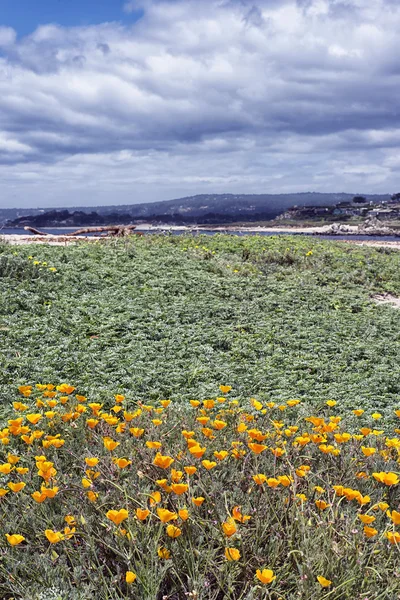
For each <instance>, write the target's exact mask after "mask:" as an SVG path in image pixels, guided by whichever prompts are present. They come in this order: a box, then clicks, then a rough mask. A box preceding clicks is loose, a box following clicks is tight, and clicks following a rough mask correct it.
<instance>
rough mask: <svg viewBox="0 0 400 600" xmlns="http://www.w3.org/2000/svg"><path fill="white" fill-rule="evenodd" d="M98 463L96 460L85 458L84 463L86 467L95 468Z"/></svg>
mask: <svg viewBox="0 0 400 600" xmlns="http://www.w3.org/2000/svg"><path fill="white" fill-rule="evenodd" d="M98 462H99V459H98V458H94V457H93V458H85V463H86V464H87V466H88V467H95V466H96V465H97V464H98Z"/></svg>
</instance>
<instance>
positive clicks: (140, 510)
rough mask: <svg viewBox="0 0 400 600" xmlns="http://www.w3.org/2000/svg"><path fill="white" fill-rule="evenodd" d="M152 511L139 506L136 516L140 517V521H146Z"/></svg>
mask: <svg viewBox="0 0 400 600" xmlns="http://www.w3.org/2000/svg"><path fill="white" fill-rule="evenodd" d="M149 514H150V511H149V510H148V509H147V508H137V509H136V516H137V518H138V519H139V521H145V520H146V519H147V517H148V516H149Z"/></svg>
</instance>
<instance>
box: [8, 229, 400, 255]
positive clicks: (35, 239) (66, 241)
mask: <svg viewBox="0 0 400 600" xmlns="http://www.w3.org/2000/svg"><path fill="white" fill-rule="evenodd" d="M329 228H330V226H329V225H326V226H323V227H307V228H305V227H279V228H275V227H207V226H198V227H188V226H184V225H177V226H174V227H170V226H163V225H147V224H141V225H138V227H137V229H136V230H135V231H137V232H140V233H144V232H151V231H153V232H168V231H181V232H187V233H199V234H201V233H202V231H215V232H216V233H231V232H241V233H252V234H257V233H276V234H277V235H282V234H297V235H301V234H314V235H316V236H318V235H324V234H325V235H326V234H327V233H328V231H329ZM348 229H349V230H350V229H351V230H354V231H351V232H350V231H349V232H348V234H349V235H352V234H357V233H358V230H357V227H348ZM5 231H6V230H5ZM133 235H135V234H134V233H133ZM105 239H113V238H112V237H107V236H104V235H103V236H90V237H87V236H83V235H82V236H66V235H53V234H49V235H45V236H42V235H34V234H26V235H25V234H24V235H16V234H7V233H1V234H0V241H4V242H6V243H9V244H12V245H15V246H20V245H25V244H48V245H51V246H67V245H70V244H76V243H79V242H83V241H84V242H98V241H104V240H105ZM332 240H333V241H335V236H334V235H332ZM336 241H337V242H341V243H344V244H357V245H358V246H372V247H376V248H392V249H394V250H399V249H400V239H399V241H391V240H390V241H388V240H379V239H376V240H367V239H365V240H360V239H354V240H353V239H347V240H336Z"/></svg>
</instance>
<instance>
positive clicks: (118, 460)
mask: <svg viewBox="0 0 400 600" xmlns="http://www.w3.org/2000/svg"><path fill="white" fill-rule="evenodd" d="M113 462H114V464H116V465H117V467H119V468H120V469H125V467H129V465H131V464H132V461H131V460H127V459H126V458H114V459H113Z"/></svg>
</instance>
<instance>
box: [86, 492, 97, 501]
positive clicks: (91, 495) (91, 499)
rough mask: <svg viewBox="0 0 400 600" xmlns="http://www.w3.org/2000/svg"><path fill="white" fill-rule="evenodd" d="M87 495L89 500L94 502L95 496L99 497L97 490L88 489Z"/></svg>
mask: <svg viewBox="0 0 400 600" xmlns="http://www.w3.org/2000/svg"><path fill="white" fill-rule="evenodd" d="M87 497H88V499H89V500H90V502H96V500H97V498H98V497H99V494H98V493H97V492H92V491H89V492H87Z"/></svg>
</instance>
